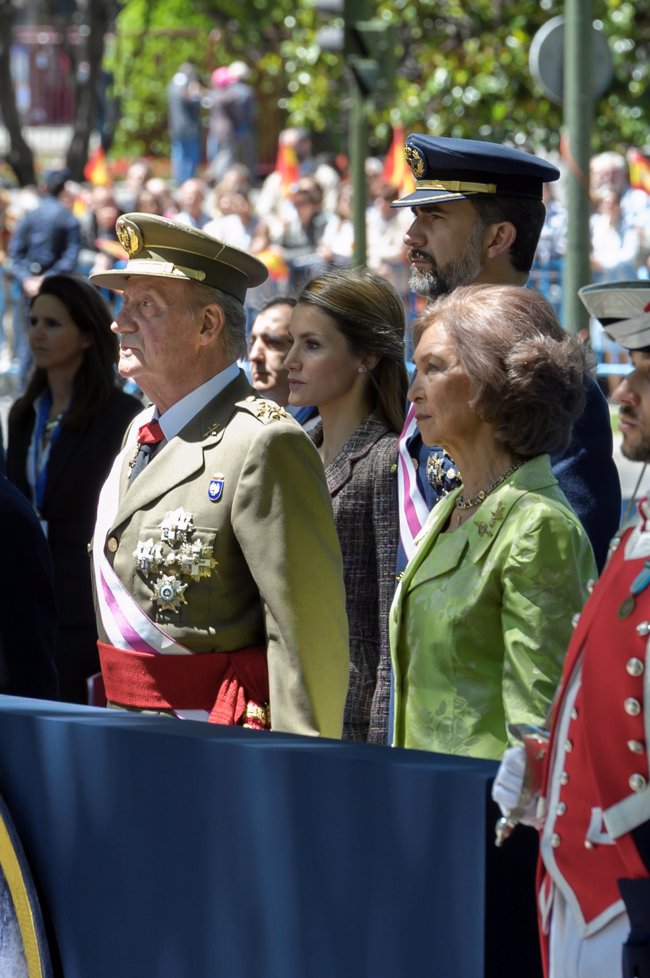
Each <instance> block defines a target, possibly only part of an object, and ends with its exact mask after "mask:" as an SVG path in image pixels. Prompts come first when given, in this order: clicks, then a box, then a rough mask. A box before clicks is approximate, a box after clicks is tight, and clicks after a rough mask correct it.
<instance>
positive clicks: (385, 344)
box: [285, 269, 408, 744]
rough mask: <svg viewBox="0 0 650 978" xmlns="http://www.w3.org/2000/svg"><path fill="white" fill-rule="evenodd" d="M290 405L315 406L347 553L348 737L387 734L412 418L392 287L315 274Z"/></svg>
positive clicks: (297, 325)
mask: <svg viewBox="0 0 650 978" xmlns="http://www.w3.org/2000/svg"><path fill="white" fill-rule="evenodd" d="M291 339H292V344H293V345H292V347H291V350H290V351H289V353H288V354H287V358H286V360H285V366H286V367H287V369H288V371H289V390H290V395H289V403H290V404H292V405H294V406H295V407H300V406H303V405H306V404H316V405H317V407H318V411H319V413H320V416H321V422H320V424H319V425H318V426H317V427H316V428H314V429H313V430H312V432H310V434H311V436H312V438H313V439H314V442H315V444H316V446H317V448H318V450H319V452H320V455H321V458H322V460H323V464H324V466H325V475H326V477H327V486H328V489H329V491H330V494H331V496H332V505H333V508H334V519H335V523H336V529H337V532H338V536H339V541H340V544H341V550H342V553H343V567H344V574H345V588H346V595H347V613H348V620H349V625H350V685H349V689H348V697H347V702H346V707H345V716H344V722H343V737H344V739H348V740H360V741H365V740H367V741H370V742H372V743H380V744H385V743H387V740H388V702H389V690H390V650H389V643H388V612H389V609H390V605H391V601H392V597H393V593H394V588H395V558H396V553H397V541H398V526H397V520H396V516H395V514H396V511H397V503H396V489H397V487H396V467H397V466H396V463H397V438H398V434H399V432H400V431H401V428H402V424H403V421H404V405H405V397H406V390H407V386H408V384H407V375H406V369H405V366H404V308H403V305H402V302H401V300H400V298H399V296H398V294H397V292H396V291H395V290H394V289H393V287H392V286H391V285H389V284H388V282H386V281H385V280H384V279H382V278H379V277H378V276H375V275H372V274H370V273H369V272H365V271H358V270H353V269H343V270H338V271H332V272H328V273H326V274H325V275H321V276H318V277H317V278H313V279H311V280H310V281H309V282H308V283H307V285H306V286H305V287H304V289H303V291H302V292H301V294H300V295H299V296H298V304H297V306H296V308H295V309H294V312H293V316H292V319H291Z"/></svg>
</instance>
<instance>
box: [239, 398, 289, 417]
mask: <svg viewBox="0 0 650 978" xmlns="http://www.w3.org/2000/svg"><path fill="white" fill-rule="evenodd" d="M237 407H238V408H243V409H244V410H245V411H249V412H250V414H252V415H254V416H255V417H256V418H257V419H258V420H259V421H262V422H263V423H264V424H266V423H267V422H268V421H287V420H293V419H292V418H291V415H290V414H289V412H288V411H285V410H284V408H283V407H280V405H279V404H276V403H275V402H274V401H267V400H265V398H263V397H254V396H253V395H252V394H251V396H250V397H247V398H245V400H243V401H238V402H237Z"/></svg>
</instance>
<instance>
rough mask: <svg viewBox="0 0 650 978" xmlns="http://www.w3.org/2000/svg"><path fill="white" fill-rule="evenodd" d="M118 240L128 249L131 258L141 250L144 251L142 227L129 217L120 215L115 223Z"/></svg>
mask: <svg viewBox="0 0 650 978" xmlns="http://www.w3.org/2000/svg"><path fill="white" fill-rule="evenodd" d="M115 231H116V234H117V238H118V241H119V242H120V244H121V245H122V247H123V248H124V250H125V251H126V253H127V255H128V256H129V258H133V256H134V255H137V253H138V252H139V251H142V247H143V241H142V235H141V234H140V228H139V227H138V225H137V224H134V223H133V221H129V219H128V218H125V217H119V218H118V219H117V223H116V225H115Z"/></svg>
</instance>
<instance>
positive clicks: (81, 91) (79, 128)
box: [66, 0, 110, 182]
mask: <svg viewBox="0 0 650 978" xmlns="http://www.w3.org/2000/svg"><path fill="white" fill-rule="evenodd" d="M109 11H110V5H109V4H108V3H107V2H106V0H88V4H87V7H86V15H87V19H86V26H87V28H88V33H87V35H86V38H85V41H84V43H83V45H82V46H80V48H78V50H77V51H76V52H73V51H71V52H70V53H71V63H72V64H73V66H74V69H75V73H74V107H75V115H74V123H73V135H72V140H71V142H70V146H69V147H68V152H67V157H66V163H67V166H68V168H69V170H70V176H71V177H72V179H73V180H77V181H79V182H81V181H82V180H83V179H84V175H83V171H84V166H85V165H86V162H87V160H88V146H89V142H90V136H91V134H92V131H93V129H94V128H95V126H96V124H97V120H98V115H99V112H98V110H99V98H100V73H101V67H102V59H103V56H104V38H105V35H106V31H107V29H108V24H109ZM71 47H72V46H71V45H70V46H69V49H70V48H71ZM80 68H81V70H80Z"/></svg>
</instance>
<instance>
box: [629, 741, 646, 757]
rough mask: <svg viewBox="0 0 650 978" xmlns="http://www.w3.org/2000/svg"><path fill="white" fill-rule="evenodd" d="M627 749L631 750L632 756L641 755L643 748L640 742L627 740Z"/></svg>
mask: <svg viewBox="0 0 650 978" xmlns="http://www.w3.org/2000/svg"><path fill="white" fill-rule="evenodd" d="M627 749H628V750H631V751H632V753H633V754H643V752H644V751H645V747H644V745H643V743H642V742H641V741H640V740H628V742H627Z"/></svg>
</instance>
